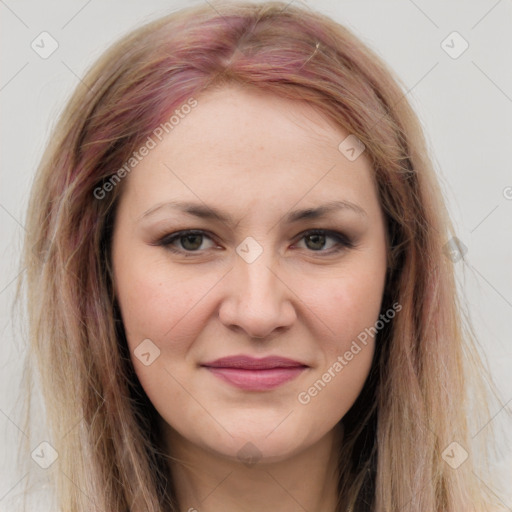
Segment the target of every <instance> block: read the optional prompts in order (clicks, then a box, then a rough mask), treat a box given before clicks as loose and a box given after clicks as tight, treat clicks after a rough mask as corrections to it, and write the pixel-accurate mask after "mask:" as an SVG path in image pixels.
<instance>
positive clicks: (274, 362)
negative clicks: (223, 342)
mask: <svg viewBox="0 0 512 512" xmlns="http://www.w3.org/2000/svg"><path fill="white" fill-rule="evenodd" d="M201 366H208V367H210V368H238V369H241V370H268V369H271V368H298V367H306V366H307V365H306V364H304V363H301V362H299V361H295V360H293V359H289V358H287V357H280V356H269V357H263V358H255V357H251V356H246V355H238V356H228V357H221V358H220V359H216V360H215V361H210V362H207V363H202V364H201Z"/></svg>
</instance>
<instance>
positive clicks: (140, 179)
mask: <svg viewBox="0 0 512 512" xmlns="http://www.w3.org/2000/svg"><path fill="white" fill-rule="evenodd" d="M83 82H84V83H85V84H86V86H83V85H82V86H79V87H78V89H77V90H76V92H75V94H74V96H73V98H72V99H71V101H70V102H69V104H68V106H67V108H66V110H65V112H64V114H63V116H62V118H61V120H60V122H59V124H58V126H57V128H56V130H55V133H54V136H53V138H52V142H51V144H50V147H49V148H48V149H47V151H46V153H45V155H44V157H43V161H42V163H41V166H40V169H39V171H38V174H37V177H36V181H35V184H34V188H33V192H32V197H31V201H30V211H29V216H28V223H27V239H26V248H27V250H26V265H27V267H28V272H27V286H28V290H29V292H30V293H29V314H30V325H31V328H32V333H31V340H32V345H31V353H32V354H33V356H34V357H35V360H36V362H37V364H38V368H39V370H40V372H41V385H42V391H43V394H44V397H45V400H46V405H47V410H48V418H49V424H50V426H51V428H52V435H53V438H52V441H51V445H52V447H53V448H54V449H55V450H56V453H58V454H59V456H58V459H57V460H56V464H57V465H58V471H57V472H56V475H57V484H58V492H59V505H60V506H61V508H62V510H66V511H73V512H75V511H76V512H79V511H80V512H81V511H85V510H98V511H107V510H108V511H128V510H129V511H131V512H135V511H137V512H138V511H151V512H156V511H163V510H168V511H186V510H188V511H193V510H198V511H210V512H216V511H217V510H223V511H228V512H229V511H231V510H250V511H252V510H272V509H275V510H280V511H292V510H293V511H295V510H309V511H322V512H331V511H333V512H334V511H346V510H350V511H352V512H356V511H365V512H366V511H374V510H375V511H379V512H380V511H395V510H401V511H410V512H412V511H415V512H424V511H426V510H435V511H443V512H460V511H463V510H468V511H469V510H478V511H484V510H494V508H493V507H495V505H494V504H493V503H492V501H491V499H490V497H489V496H487V495H486V486H485V485H484V484H483V483H482V481H481V480H480V479H479V478H478V476H477V475H476V474H475V472H474V470H475V469H476V468H475V465H474V464H475V463H474V460H473V456H472V455H473V451H472V450H473V449H475V446H474V444H475V442H477V441H478V442H483V441H482V440H483V435H484V434H482V435H481V436H480V437H479V438H478V439H476V440H472V439H471V434H470V432H472V431H473V430H471V428H472V425H473V423H472V422H473V421H474V424H475V425H477V424H483V423H484V422H485V418H488V417H489V415H488V411H487V410H486V407H485V402H484V401H483V400H484V398H485V393H484V389H485V388H484V387H483V382H482V380H481V376H482V375H483V372H484V369H483V368H482V366H481V363H480V362H479V360H478V356H477V353H476V350H475V348H474V344H473V342H472V340H471V336H470V333H467V332H465V330H464V326H463V324H462V321H461V313H460V310H459V307H458V304H457V300H456V291H455V285H454V277H453V261H452V259H456V258H453V254H454V253H457V250H458V247H457V243H456V239H455V238H453V231H452V228H451V225H450V223H449V219H448V217H447V214H446V210H445V207H444V204H443V200H442V197H441V194H440V191H439V187H438V184H437V181H436V178H435V174H434V172H433V170H432V166H431V163H430V161H429V159H428V156H427V152H426V148H425V144H424V140H423V136H422V133H421V128H420V125H419V123H418V120H417V118H416V117H415V115H414V113H413V111H412V110H411V107H410V106H409V104H408V102H407V99H406V97H405V94H404V92H403V91H402V90H401V89H400V87H399V85H398V80H397V79H396V78H394V77H393V75H392V73H391V72H390V71H389V70H388V69H387V68H386V66H385V65H384V64H383V63H382V62H381V61H380V60H379V59H378V58H377V57H376V55H375V54H374V53H373V52H372V51H370V50H369V49H368V48H366V47H365V46H364V45H363V44H362V43H361V42H360V41H359V40H358V39H357V38H356V37H355V36H354V35H352V34H351V33H350V32H349V31H348V30H347V29H346V28H344V27H342V26H340V25H338V24H336V23H334V22H333V21H332V20H330V19H328V18H327V17H325V16H322V15H320V14H315V13H311V12H310V11H306V10H304V9H300V8H298V7H295V6H292V5H286V4H284V3H280V2H269V3H264V4H255V5H252V4H249V3H238V4H226V5H225V6H224V7H223V8H222V12H217V11H216V10H214V9H212V8H211V7H210V6H208V5H205V6H204V7H195V8H190V9H186V10H183V11H181V12H179V13H175V14H172V15H170V16H167V17H164V18H161V19H159V20H157V21H155V22H152V23H149V24H147V25H146V26H144V27H142V28H140V29H138V30H136V31H135V32H133V33H132V34H130V35H128V36H126V37H125V38H123V39H122V40H121V41H119V42H118V43H117V44H115V45H114V46H113V47H112V48H111V49H109V50H108V51H107V52H106V53H105V54H104V55H103V56H102V58H101V59H100V60H99V61H98V62H97V63H96V64H95V66H94V67H93V68H92V69H91V70H90V71H89V73H88V74H87V76H86V77H85V78H84V80H83ZM457 254H459V253H457ZM450 255H451V256H452V257H451V258H450V257H449V256H450ZM470 386H471V387H470ZM475 393H479V394H477V395H475ZM475 396H477V397H480V398H481V401H479V402H478V407H477V409H478V410H477V411H476V412H474V416H472V417H470V418H469V419H468V410H466V408H465V407H464V406H463V404H466V397H475ZM477 413H479V414H481V418H484V420H481V419H479V418H478V417H476V415H477ZM470 420H471V421H470ZM484 444H485V443H484Z"/></svg>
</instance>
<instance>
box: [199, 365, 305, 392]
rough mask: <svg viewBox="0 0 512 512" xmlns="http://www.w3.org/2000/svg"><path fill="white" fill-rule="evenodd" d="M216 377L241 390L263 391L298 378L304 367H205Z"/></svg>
mask: <svg viewBox="0 0 512 512" xmlns="http://www.w3.org/2000/svg"><path fill="white" fill-rule="evenodd" d="M206 368H207V369H208V370H210V371H211V372H212V373H213V374H214V375H215V376H216V377H219V378H220V379H223V380H224V381H226V382H229V383H230V384H233V385H235V386H237V387H239V388H241V389H247V390H252V391H265V390H268V389H274V388H276V387H278V386H280V385H282V384H284V383H285V382H288V381H290V380H292V379H294V378H295V377H297V376H299V375H300V374H301V373H302V372H303V371H304V370H305V369H306V367H304V366H296V367H293V368H271V369H267V370H243V369H240V368H213V367H211V366H207V367H206Z"/></svg>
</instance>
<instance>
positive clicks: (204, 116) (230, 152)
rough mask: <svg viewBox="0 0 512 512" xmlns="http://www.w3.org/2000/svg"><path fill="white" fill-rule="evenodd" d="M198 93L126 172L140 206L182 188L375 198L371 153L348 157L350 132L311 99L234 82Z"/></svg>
mask: <svg viewBox="0 0 512 512" xmlns="http://www.w3.org/2000/svg"><path fill="white" fill-rule="evenodd" d="M196 100H197V105H196V106H195V107H194V108H193V109H186V110H185V109H184V110H183V111H182V112H178V113H177V114H179V115H176V116H174V123H173V127H172V130H169V132H168V133H166V134H165V135H164V136H163V137H161V140H158V139H157V138H155V141H156V144H155V146H154V147H153V148H152V149H151V150H150V151H149V153H148V154H147V156H145V157H144V158H143V159H142V161H141V162H140V163H139V164H138V165H137V167H136V169H134V171H133V172H131V173H130V175H129V178H128V182H129V183H128V184H127V190H126V194H128V195H129V196H130V197H131V198H132V199H135V198H137V199H138V200H139V202H141V207H143V206H146V208H149V207H151V203H155V202H159V201H164V200H173V199H177V198H182V196H183V195H186V196H188V197H189V198H190V199H195V200H197V199H202V198H204V199H205V200H206V199H211V198H212V197H213V198H215V199H217V200H218V201H220V202H221V203H222V201H223V200H225V199H226V198H227V197H228V196H229V197H230V198H231V199H233V197H234V196H236V197H239V198H240V200H241V201H243V200H244V199H245V201H246V202H247V201H254V200H257V199H261V200H279V201H280V202H289V203H290V202H292V203H293V202H297V200H299V199H300V198H301V197H303V198H304V199H305V200H322V201H325V200H335V199H336V198H337V196H339V195H340V194H342V195H343V199H346V200H349V201H356V200H359V201H363V202H369V201H372V200H375V187H374V183H373V177H372V169H371V165H370V163H369V159H368V158H367V156H366V155H365V154H364V152H363V153H362V154H361V155H360V156H359V157H358V158H357V159H356V160H354V161H351V160H349V159H347V158H346V156H345V155H344V154H343V153H342V152H341V151H340V149H339V145H340V143H341V142H342V141H344V140H345V139H346V138H347V137H348V136H349V135H350V134H349V132H347V131H346V130H344V129H343V128H341V127H338V126H337V125H335V124H334V122H332V121H331V120H330V119H329V118H328V117H327V116H325V115H324V114H322V113H321V112H319V111H318V110H317V109H315V108H314V107H313V106H311V105H309V104H307V103H305V102H304V101H297V100H290V99H285V98H282V97H279V96H275V95H271V94H268V93H264V92H260V91H255V90H252V89H244V88H241V87H239V86H236V85H235V86H233V85H230V86H225V87H222V88H219V89H215V90H212V91H207V92H206V93H204V94H202V95H200V96H198V97H197V98H196ZM177 110H178V111H179V107H178V109H177ZM175 112H176V110H175ZM184 112H187V113H184ZM171 115H172V113H171ZM169 117H170V116H169ZM176 121H177V122H176ZM194 196H195V197H194ZM142 203H144V205H142ZM292 203H290V204H289V206H290V207H291V206H292Z"/></svg>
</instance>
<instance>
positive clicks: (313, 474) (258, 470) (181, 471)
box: [165, 426, 342, 512]
mask: <svg viewBox="0 0 512 512" xmlns="http://www.w3.org/2000/svg"><path fill="white" fill-rule="evenodd" d="M165 432H166V443H167V446H168V449H169V452H170V455H171V459H170V460H171V463H170V467H171V474H172V478H173V482H174V487H175V489H176V492H177V498H178V502H179V504H180V512H196V511H197V512H239V511H240V510H244V511H245V512H261V511H262V510H279V511H280V512H299V511H300V512H303V511H304V510H307V511H309V512H336V510H337V507H336V504H337V500H338V470H337V466H338V453H339V446H340V443H341V440H342V429H341V428H340V427H339V426H337V427H335V428H334V429H333V430H331V431H330V432H329V433H328V434H326V435H325V436H324V437H323V438H321V439H320V440H319V441H318V442H317V443H315V444H314V445H312V446H310V447H308V448H306V449H305V450H302V451H300V452H299V453H297V454H295V455H293V456H291V457H289V458H287V459H286V460H281V461H279V462H266V461H265V460H264V459H261V460H260V461H257V462H255V463H253V464H251V463H249V462H247V463H243V462H241V461H239V460H232V459H229V458H227V457H223V456H222V455H219V454H215V453H213V452H210V451H207V450H204V449H203V448H201V447H199V446H197V445H195V444H192V443H190V442H189V441H188V440H186V439H185V438H183V437H182V436H181V435H180V434H178V433H177V432H176V431H175V430H173V429H171V428H169V427H168V426H167V428H166V429H165Z"/></svg>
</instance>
